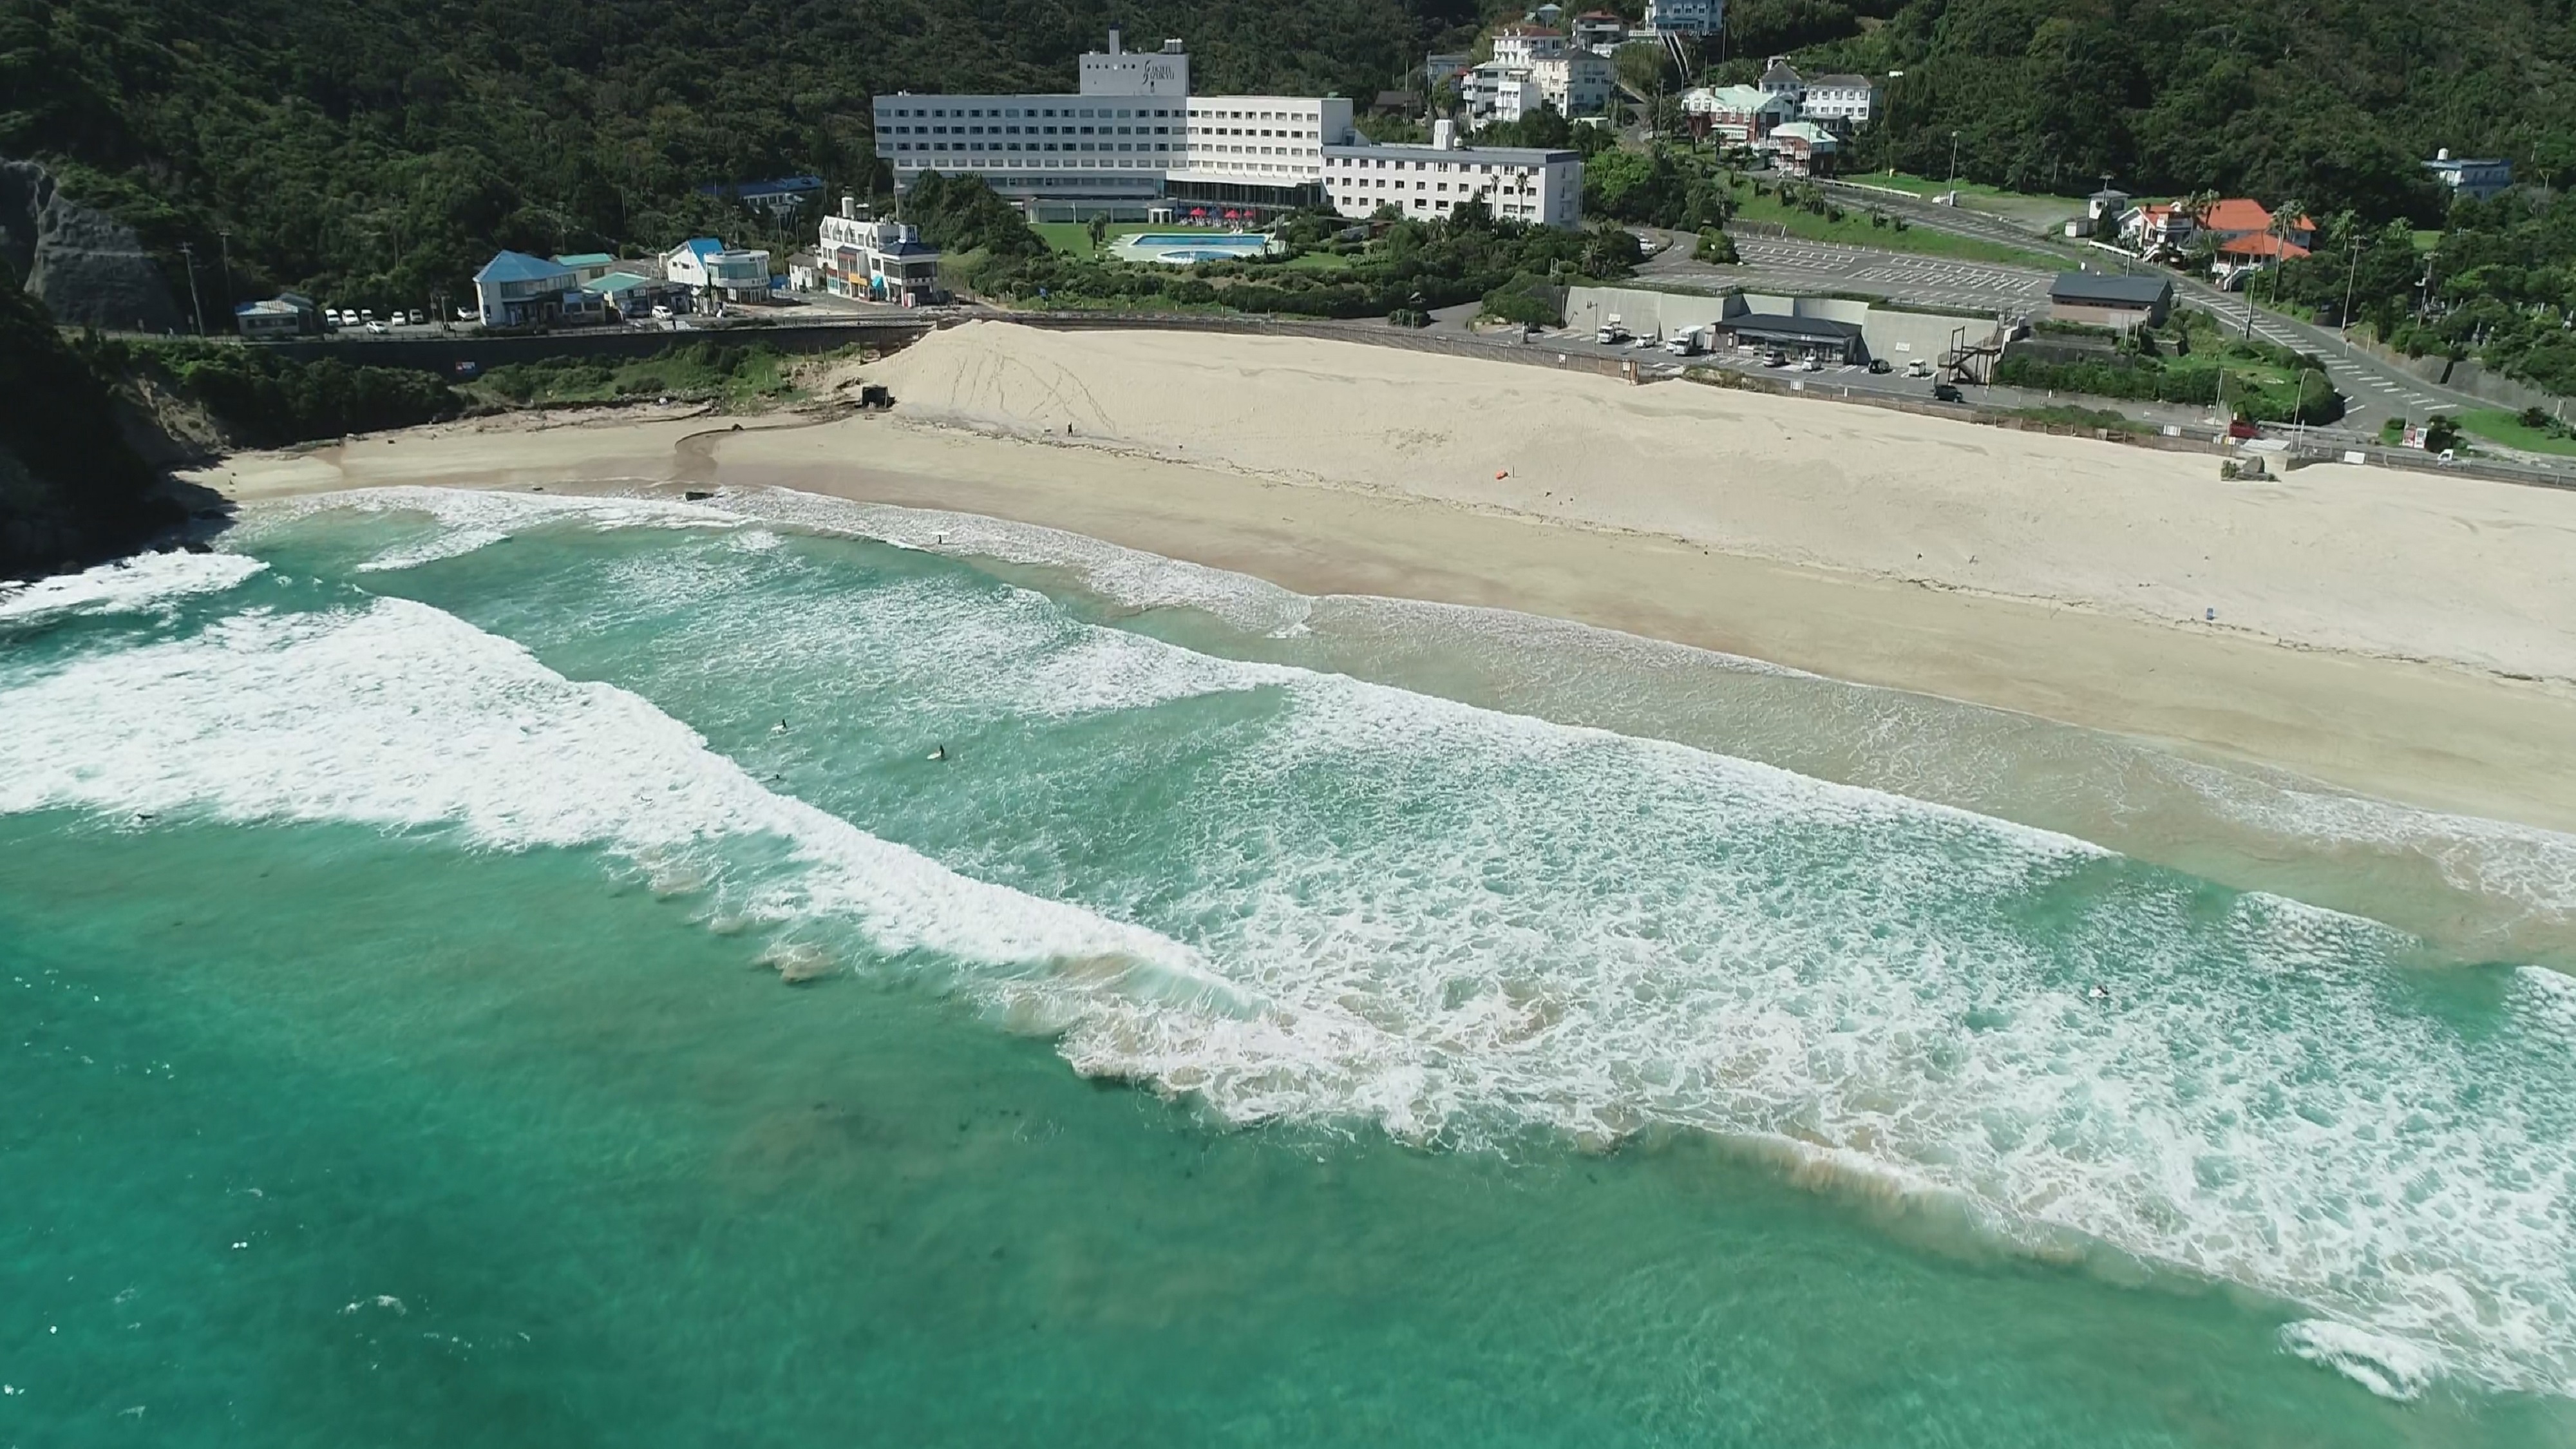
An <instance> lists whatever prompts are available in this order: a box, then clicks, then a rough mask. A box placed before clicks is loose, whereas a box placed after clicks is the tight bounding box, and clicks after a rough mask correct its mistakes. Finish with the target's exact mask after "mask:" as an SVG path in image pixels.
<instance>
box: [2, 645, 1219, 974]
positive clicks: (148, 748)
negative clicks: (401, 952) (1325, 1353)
mask: <svg viewBox="0 0 2576 1449" xmlns="http://www.w3.org/2000/svg"><path fill="white" fill-rule="evenodd" d="M0 735H5V736H6V738H5V739H0V812H12V813H14V812H22V811H28V810H35V809H42V808H47V807H76V808H89V809H94V810H101V811H112V812H119V813H128V812H141V813H149V814H155V815H164V816H176V815H182V814H185V813H188V812H202V813H204V814H207V815H210V816H212V817H215V818H220V819H225V820H237V821H256V820H289V821H356V822H361V823H367V824H375V825H383V826H389V827H427V826H439V825H449V826H455V827H460V828H462V829H463V830H464V831H465V832H466V833H467V835H468V836H469V838H471V839H472V840H473V841H475V842H477V843H479V844H483V845H486V846H491V847H498V848H503V849H520V848H528V847H535V846H578V845H593V844H596V845H604V846H608V847H611V848H613V849H615V850H617V851H619V852H622V853H624V854H627V855H629V856H632V857H635V858H638V859H642V860H646V861H656V860H667V859H668V858H669V857H671V856H673V855H675V854H681V853H686V852H690V851H693V850H697V849H700V848H702V847H708V846H714V845H720V844H722V843H723V842H726V841H728V840H743V839H749V838H755V837H767V838H771V839H775V840H778V841H782V842H785V843H786V844H787V845H788V846H789V847H790V848H791V850H792V855H793V860H794V862H795V863H796V865H797V866H798V867H800V868H799V869H796V870H794V871H791V872H787V873H784V874H783V875H779V876H775V877H773V878H769V879H765V880H756V881H751V882H746V883H745V888H746V889H747V890H748V891H749V899H748V900H747V901H746V902H745V903H744V908H745V909H746V910H747V911H748V912H749V913H751V914H753V915H754V916H755V917H756V918H760V919H766V920H771V921H777V922H789V921H796V920H806V919H813V918H826V919H845V920H851V921H855V922H857V923H859V924H861V925H863V926H864V928H865V929H866V930H867V932H868V933H869V934H870V935H871V937H873V939H874V940H875V942H876V943H877V944H878V945H879V946H880V947H881V948H882V949H885V950H887V951H891V952H902V951H907V950H911V949H914V948H926V949H929V950H933V951H938V952H942V953H945V954H948V955H951V956H957V957H962V958H965V959H968V960H973V961H982V962H989V963H995V964H1004V965H1036V966H1047V965H1061V964H1064V963H1085V962H1091V963H1097V962H1104V961H1105V962H1113V963H1118V965H1117V968H1116V969H1117V971H1118V972H1127V973H1131V974H1132V973H1136V972H1143V973H1146V974H1149V975H1150V974H1159V975H1160V976H1163V977H1168V978H1172V979H1178V980H1185V981H1200V980H1203V979H1204V971H1203V968H1202V966H1201V964H1200V963H1199V961H1198V960H1197V958H1196V957H1195V956H1194V954H1193V953H1191V952H1189V951H1188V950H1186V949H1184V948H1182V947H1179V946H1176V945H1175V944H1173V943H1172V942H1171V941H1169V940H1167V939H1164V938H1163V937H1160V936H1157V935H1155V934H1154V933H1152V932H1150V931H1146V930H1142V929H1138V928H1136V927H1132V926H1126V925H1121V924H1119V923H1116V922H1112V921H1108V920H1104V919H1102V918H1100V917H1098V916H1096V915H1093V914H1091V913H1089V912H1086V911H1082V910H1080V909H1077V908H1075V907H1071V906H1065V905H1060V904H1057V903H1055V902H1051V901H1043V900H1038V899H1035V898H1033V897H1029V896H1026V895H1023V894H1021V893H1020V892H1017V891H1013V890H1009V889H1006V888H1003V887H999V886H992V885H987V884H983V883H981V882H977V881H973V880H968V879H966V878H963V877H961V876H958V875H956V874H955V873H953V872H951V871H949V870H947V869H945V868H943V867H941V866H940V865H938V864H936V863H935V862H932V861H930V860H929V859H927V858H925V857H923V856H921V855H920V854H918V853H917V852H914V851H911V850H908V849H905V848H904V847H902V846H898V845H894V844H890V843H888V842H886V841H883V840H880V839H877V838H876V837H874V836H870V835H868V834H866V833H864V832H862V831H860V830H858V829H856V828H854V827H852V826H851V825H849V824H848V823H847V822H845V821H842V820H840V819H838V818H837V817H834V816H832V815H829V814H827V813H825V812H823V811H821V810H817V809H815V808H813V807H811V806H809V805H805V804H802V803H800V802H798V801H794V800H789V799H784V798H782V797H780V796H777V795H774V794H772V793H770V792H769V791H767V790H764V789H762V788H761V787H760V786H759V784H758V783H757V782H755V781H753V780H752V779H751V778H750V777H749V776H748V775H746V774H744V773H743V772H742V770H741V769H739V768H738V767H736V766H734V765H733V764H732V763H731V762H730V761H727V760H725V759H724V758H723V757H721V756H719V755H716V754H714V753H712V752H710V751H709V750H707V749H706V747H705V745H704V743H703V742H702V741H701V740H700V739H699V738H698V737H697V736H696V735H695V734H694V733H693V732H691V731H690V730H689V729H688V728H686V727H685V726H683V725H681V724H679V723H678V722H677V721H675V720H672V719H670V718H669V717H667V716H665V715H663V714H662V713H661V712H659V711H658V710H656V709H654V708H653V707H652V706H651V705H650V704H648V703H646V702H645V701H643V700H641V699H638V698H636V697H635V696H634V695H631V694H628V693H626V692H625V691H623V690H619V689H616V688H613V687H610V686H608V685H603V684H590V683H577V682H574V681H570V680H566V679H564V678H562V677H561V676H559V675H557V674H555V673H553V672H552V671H550V670H548V669H546V668H545V667H544V666H543V665H542V664H540V663H538V662H537V660H536V659H535V658H533V657H532V656H530V655H529V654H528V653H527V652H526V651H525V650H523V649H521V648H519V647H518V646H517V645H514V644H511V643H509V642H508V641H506V640H502V639H498V638H495V637H493V636H491V635H489V634H485V633H483V632H482V631H480V630H477V629H475V628H473V627H472V626H470V625H467V624H465V623H464V622H463V621H461V620H458V619H456V618H454V617H452V616H450V615H447V614H445V613H442V612H440V611H438V610H436V609H432V608H429V607H427V606H425V605H420V604H415V603H411V602H409V601H405V600H399V599H380V600H377V601H375V602H373V603H372V604H371V605H368V606H366V607H364V608H362V609H357V610H354V611H350V610H343V611H334V612H330V613H326V614H317V615H301V616H293V617H280V616H273V615H267V614H256V613H255V614H248V615H240V616H236V617H234V618H231V619H229V620H226V621H223V622H222V623H219V624H217V625H215V626H213V627H211V628H209V629H207V630H206V631H204V632H203V633H202V634H200V635H198V636H196V637H193V638H190V639H185V640H174V641H167V642H161V643H156V644H151V645H145V646H139V647H136V648H132V649H128V650H125V651H123V652H120V653H114V654H107V655H103V656H96V657H91V658H86V659H82V660H79V661H76V662H74V663H72V664H70V665H68V666H66V667H64V668H62V669H60V670H58V671H56V672H54V673H52V674H50V675H48V676H47V677H45V678H43V679H41V680H37V681H34V682H32V683H30V684H28V685H25V686H23V687H20V688H18V689H15V690H11V691H9V692H8V693H6V694H0ZM1085 969H1087V970H1090V971H1091V972H1092V974H1093V975H1094V976H1100V975H1101V974H1102V973H1101V971H1100V970H1099V968H1097V967H1096V966H1094V967H1087V968H1085ZM1113 974H1114V973H1113ZM1217 994H1218V995H1224V994H1225V993H1223V992H1221V991H1220V992H1218V993H1217ZM1230 1006H1231V998H1229V1009H1230Z"/></svg>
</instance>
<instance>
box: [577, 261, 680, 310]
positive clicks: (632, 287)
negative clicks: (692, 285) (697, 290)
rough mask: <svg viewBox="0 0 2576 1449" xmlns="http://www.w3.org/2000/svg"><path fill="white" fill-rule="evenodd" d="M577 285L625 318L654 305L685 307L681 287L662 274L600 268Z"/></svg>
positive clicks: (603, 305)
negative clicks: (651, 274) (595, 273)
mask: <svg viewBox="0 0 2576 1449" xmlns="http://www.w3.org/2000/svg"><path fill="white" fill-rule="evenodd" d="M581 289H582V290H583V291H585V292H588V293H589V294H590V295H592V296H594V297H597V298H598V299H599V300H600V304H601V306H602V307H604V308H605V309H606V310H608V311H609V312H610V313H613V314H614V315H615V316H617V317H620V318H623V319H625V320H626V321H629V322H633V321H636V320H637V319H639V318H645V317H650V316H652V315H653V309H654V308H655V307H664V306H666V307H669V308H671V310H673V311H675V312H685V311H687V310H688V309H689V297H688V294H687V292H686V291H685V290H683V289H681V288H678V287H676V286H674V285H673V284H672V283H671V282H669V281H667V280H665V279H663V278H660V277H647V276H644V275H643V274H641V273H638V272H603V273H601V274H600V275H599V276H596V277H591V278H588V279H586V280H584V281H583V282H582V284H581Z"/></svg>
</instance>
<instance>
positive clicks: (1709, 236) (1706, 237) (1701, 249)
mask: <svg viewBox="0 0 2576 1449" xmlns="http://www.w3.org/2000/svg"><path fill="white" fill-rule="evenodd" d="M1691 260H1693V261H1696V262H1714V263H1716V264H1717V265H1719V266H1725V267H1731V266H1734V265H1736V264H1738V263H1740V262H1742V261H1743V260H1744V258H1742V257H1741V256H1738V255H1737V254H1736V251H1735V238H1733V237H1731V236H1729V235H1727V234H1726V233H1725V232H1723V231H1720V230H1718V229H1717V228H1716V227H1713V226H1705V227H1701V228H1700V232H1699V243H1698V245H1696V246H1694V247H1692V248H1691Z"/></svg>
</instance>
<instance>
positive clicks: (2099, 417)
mask: <svg viewBox="0 0 2576 1449" xmlns="http://www.w3.org/2000/svg"><path fill="white" fill-rule="evenodd" d="M2012 416H2014V417H2017V418H2028V419H2030V420H2031V421H2032V422H2035V423H2049V424H2052V425H2055V426H2060V427H2070V428H2102V429H2105V430H2107V431H2110V432H2114V433H2152V432H2154V431H2156V427H2155V424H2153V423H2142V422H2140V421H2138V420H2137V419H2136V418H2133V417H2130V416H2129V415H2128V414H2126V413H2121V412H2114V411H2112V410H2111V409H2109V408H2082V407H2076V406H2074V405H2073V404H2071V403H2068V404H2060V405H2058V406H2055V407H2042V408H2018V409H2015V410H2014V412H2013V414H2012Z"/></svg>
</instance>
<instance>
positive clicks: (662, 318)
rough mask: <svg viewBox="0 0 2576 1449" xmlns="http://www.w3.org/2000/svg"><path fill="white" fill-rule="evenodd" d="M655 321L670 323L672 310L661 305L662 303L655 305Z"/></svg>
mask: <svg viewBox="0 0 2576 1449" xmlns="http://www.w3.org/2000/svg"><path fill="white" fill-rule="evenodd" d="M653 320H654V321H656V322H668V321H670V320H671V309H670V308H668V307H666V306H664V305H662V304H661V303H659V302H656V303H654V304H653Z"/></svg>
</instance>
